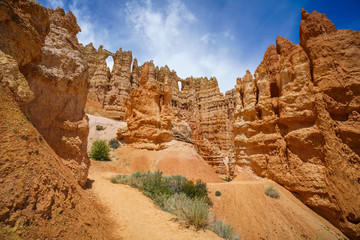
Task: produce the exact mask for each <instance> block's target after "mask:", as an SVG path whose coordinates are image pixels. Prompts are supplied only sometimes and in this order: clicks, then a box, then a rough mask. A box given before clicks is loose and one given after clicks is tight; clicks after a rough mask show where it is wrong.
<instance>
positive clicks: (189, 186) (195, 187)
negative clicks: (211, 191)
mask: <svg viewBox="0 0 360 240" xmlns="http://www.w3.org/2000/svg"><path fill="white" fill-rule="evenodd" d="M183 192H184V193H185V194H186V195H187V196H188V197H190V198H192V199H194V198H203V199H204V200H205V201H206V202H207V203H208V204H209V205H210V206H211V205H212V202H211V200H210V198H209V197H208V190H207V187H206V183H204V182H202V181H201V180H197V181H196V183H195V184H194V182H193V181H187V182H186V183H185V184H184V186H183Z"/></svg>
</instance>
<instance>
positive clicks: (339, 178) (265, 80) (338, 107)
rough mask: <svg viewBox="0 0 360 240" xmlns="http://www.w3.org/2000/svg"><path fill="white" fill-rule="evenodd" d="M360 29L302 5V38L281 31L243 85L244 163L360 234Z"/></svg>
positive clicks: (238, 126) (239, 131) (239, 96)
mask: <svg viewBox="0 0 360 240" xmlns="http://www.w3.org/2000/svg"><path fill="white" fill-rule="evenodd" d="M359 61H360V32H357V31H352V30H337V29H336V28H335V26H334V25H333V23H332V22H331V21H330V20H329V19H328V18H327V17H326V15H325V14H320V13H317V12H313V13H311V14H309V13H307V12H306V11H305V10H303V11H302V20H301V24H300V45H296V44H293V43H292V42H290V41H289V40H287V39H285V38H282V37H280V36H279V37H278V38H277V39H276V46H274V45H271V46H270V47H269V48H268V49H267V50H266V53H265V55H264V59H263V61H262V63H261V64H260V65H259V67H258V68H257V69H256V72H255V74H254V76H252V75H251V73H250V72H247V73H246V75H245V76H244V77H243V78H242V79H238V81H237V85H236V110H235V123H234V136H235V138H234V144H235V149H236V157H237V165H239V166H242V167H250V168H251V169H252V170H253V171H254V172H255V173H256V174H258V175H260V176H263V177H267V178H270V179H273V180H274V181H276V182H278V183H280V184H281V185H283V186H285V187H286V188H287V189H289V190H291V191H292V192H293V193H295V194H296V196H298V198H299V199H301V200H302V201H303V202H304V203H305V204H307V205H308V206H310V207H311V208H313V209H314V210H315V211H317V212H318V213H319V214H321V215H322V216H323V217H325V218H326V219H328V220H329V221H330V222H331V223H333V224H334V225H335V226H337V227H339V228H340V229H341V230H342V231H343V232H344V233H345V234H346V235H347V236H349V237H351V238H353V239H358V238H360V198H359V196H358V193H359V192H360V184H359V179H360V178H359V177H360V151H359V148H358V146H359V141H358V139H360V131H359V129H360V121H359V116H360V114H359V110H360V101H359V100H360V91H359V89H360V88H359V87H360V67H359V65H358V62H359Z"/></svg>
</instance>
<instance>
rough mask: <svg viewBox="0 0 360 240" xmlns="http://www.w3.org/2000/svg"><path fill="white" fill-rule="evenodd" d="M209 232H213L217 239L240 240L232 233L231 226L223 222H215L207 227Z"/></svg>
mask: <svg viewBox="0 0 360 240" xmlns="http://www.w3.org/2000/svg"><path fill="white" fill-rule="evenodd" d="M208 229H209V230H211V231H213V232H214V233H216V235H218V236H219V237H222V238H224V239H228V240H240V238H239V236H238V235H237V234H236V233H234V229H233V228H232V227H231V225H229V224H226V223H225V222H224V221H222V220H221V221H215V222H214V223H213V224H211V225H210V226H209V227H208Z"/></svg>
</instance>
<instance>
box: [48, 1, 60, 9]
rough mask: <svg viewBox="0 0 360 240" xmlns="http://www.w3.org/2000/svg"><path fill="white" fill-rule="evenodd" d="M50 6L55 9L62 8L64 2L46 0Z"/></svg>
mask: <svg viewBox="0 0 360 240" xmlns="http://www.w3.org/2000/svg"><path fill="white" fill-rule="evenodd" d="M47 1H48V3H49V5H50V7H51V8H53V9H56V8H57V7H61V8H63V7H64V3H63V1H62V0H47Z"/></svg>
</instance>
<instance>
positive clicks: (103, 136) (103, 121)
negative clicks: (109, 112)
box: [86, 114, 126, 152]
mask: <svg viewBox="0 0 360 240" xmlns="http://www.w3.org/2000/svg"><path fill="white" fill-rule="evenodd" d="M86 115H87V116H88V118H89V127H90V129H89V136H88V147H87V150H88V152H89V151H90V149H91V146H92V144H93V142H94V141H96V140H107V141H110V140H111V139H113V138H116V132H117V130H118V129H119V128H123V127H125V126H126V123H125V122H121V121H116V120H113V119H110V118H105V117H98V116H94V115H91V114H86ZM97 125H101V126H103V127H104V128H105V129H104V130H101V131H98V130H96V126H97Z"/></svg>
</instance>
